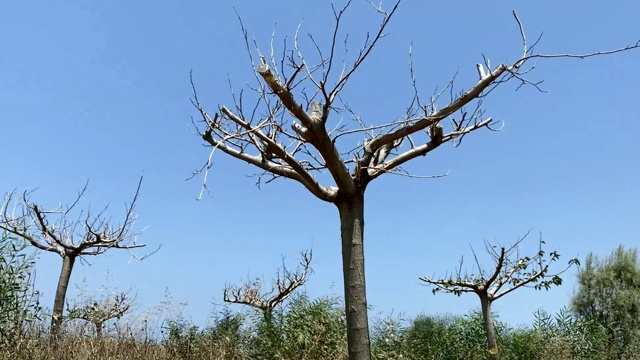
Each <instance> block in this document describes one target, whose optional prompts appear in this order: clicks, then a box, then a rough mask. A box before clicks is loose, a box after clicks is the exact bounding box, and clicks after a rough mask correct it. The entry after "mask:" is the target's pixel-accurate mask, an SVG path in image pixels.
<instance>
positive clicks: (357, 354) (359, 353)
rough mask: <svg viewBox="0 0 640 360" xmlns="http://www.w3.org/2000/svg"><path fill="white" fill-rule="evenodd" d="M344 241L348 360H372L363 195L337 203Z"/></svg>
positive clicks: (343, 263)
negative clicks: (365, 271)
mask: <svg viewBox="0 0 640 360" xmlns="http://www.w3.org/2000/svg"><path fill="white" fill-rule="evenodd" d="M337 206H338V210H339V212H340V235H341V238H342V272H343V276H344V294H345V311H346V316H347V342H348V347H349V360H370V359H371V347H370V342H369V327H368V325H369V321H368V319H367V291H366V287H365V276H364V248H363V240H364V194H363V193H362V192H358V193H357V194H356V195H353V196H349V197H344V198H343V199H341V200H340V201H338V203H337Z"/></svg>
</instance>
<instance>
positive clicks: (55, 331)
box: [51, 254, 76, 341]
mask: <svg viewBox="0 0 640 360" xmlns="http://www.w3.org/2000/svg"><path fill="white" fill-rule="evenodd" d="M75 262H76V255H68V254H67V255H65V256H64V257H63V258H62V270H61V271H60V278H59V279H58V288H57V289H56V298H55V301H54V303H53V315H52V316H51V339H52V341H55V340H57V338H58V336H59V335H60V327H61V326H62V314H63V312H64V301H65V298H66V297H67V288H68V286H69V279H70V278H71V271H72V270H73V265H74V264H75Z"/></svg>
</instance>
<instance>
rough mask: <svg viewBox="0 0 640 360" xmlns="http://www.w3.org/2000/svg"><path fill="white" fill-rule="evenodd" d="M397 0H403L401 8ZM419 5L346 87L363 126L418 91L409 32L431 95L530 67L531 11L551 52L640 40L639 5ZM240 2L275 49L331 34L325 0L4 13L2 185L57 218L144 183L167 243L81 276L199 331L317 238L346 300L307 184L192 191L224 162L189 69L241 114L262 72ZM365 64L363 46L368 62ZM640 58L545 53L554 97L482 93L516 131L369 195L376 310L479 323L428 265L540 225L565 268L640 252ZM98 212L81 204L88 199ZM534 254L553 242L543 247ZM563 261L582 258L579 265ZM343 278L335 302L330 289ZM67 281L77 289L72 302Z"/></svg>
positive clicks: (350, 25)
mask: <svg viewBox="0 0 640 360" xmlns="http://www.w3.org/2000/svg"><path fill="white" fill-rule="evenodd" d="M384 4H385V5H391V3H386V2H385V3H384ZM514 4H515V3H514V2H507V1H499V2H494V3H491V4H490V5H488V4H486V3H481V2H462V1H446V2H445V1H422V2H416V1H406V2H405V3H404V4H403V6H402V7H401V8H400V10H399V11H398V13H397V16H396V18H395V19H394V20H393V21H392V22H391V24H390V27H389V31H388V32H389V35H388V37H387V38H385V39H384V41H382V42H381V43H380V46H379V47H378V48H377V49H376V50H375V53H374V54H373V55H372V57H371V58H370V59H369V61H368V62H367V63H366V65H365V66H363V68H362V70H361V71H360V73H358V74H357V76H356V78H354V81H353V82H352V83H351V84H350V85H349V86H348V88H347V89H346V90H345V92H344V95H345V96H347V97H348V99H349V101H350V103H351V105H352V106H353V107H354V108H355V111H356V112H358V113H359V114H360V115H361V116H362V118H363V119H364V121H366V122H368V123H371V124H375V123H380V122H386V121H389V120H392V119H395V118H396V117H397V116H399V115H401V114H402V112H403V111H404V109H405V107H406V106H407V105H408V103H409V101H410V95H411V88H410V82H409V74H408V68H407V63H408V48H409V45H410V43H411V42H413V52H414V59H415V67H416V71H417V76H418V79H419V85H420V88H421V89H422V92H423V93H424V94H425V96H426V95H427V94H430V93H431V92H432V91H433V90H434V89H435V88H436V87H442V86H443V85H444V84H446V82H447V81H448V80H449V78H450V76H451V75H452V74H453V73H454V72H455V71H456V70H459V72H460V74H459V79H458V86H459V87H458V89H461V88H462V87H465V88H466V87H468V86H469V85H471V84H472V83H473V82H474V81H475V80H476V79H477V73H476V69H475V64H476V63H478V62H481V61H482V54H485V55H486V56H487V57H489V58H490V59H491V60H492V64H498V63H499V62H504V61H509V60H514V59H516V58H517V56H519V54H520V51H521V43H520V39H519V34H518V30H517V27H516V24H515V22H514V20H513V18H512V16H511V10H512V8H513V7H515V9H516V10H517V11H518V14H519V15H520V17H521V19H522V21H523V23H524V26H525V29H526V30H527V32H528V35H529V38H530V39H534V38H536V37H537V35H539V34H540V32H541V31H544V37H543V39H542V41H541V43H540V45H539V47H538V50H539V51H540V52H542V53H558V52H570V53H581V52H591V51H597V50H603V49H607V48H615V47H622V46H624V45H627V44H629V43H633V42H635V41H637V40H638V39H640V25H638V21H637V15H638V14H640V3H638V2H630V1H629V2H619V3H616V4H615V5H612V4H610V3H607V2H593V3H585V2H577V1H573V2H570V1H568V2H552V1H542V2H535V4H534V2H530V3H525V2H518V3H517V4H515V5H514ZM232 6H236V7H237V9H238V11H239V13H240V14H241V16H242V18H243V20H244V22H245V24H246V25H247V27H248V28H249V31H250V32H251V33H252V34H253V35H255V36H256V38H257V40H258V42H259V43H260V44H261V46H263V47H265V49H266V46H267V45H268V41H269V38H270V36H271V31H272V26H273V25H274V24H276V23H277V35H276V36H277V38H278V39H282V37H283V36H285V35H287V36H289V37H291V35H292V34H293V32H294V31H295V28H296V26H297V25H298V23H299V21H300V20H304V23H303V31H302V33H303V34H304V33H307V32H312V33H313V34H314V35H315V36H316V37H317V38H319V39H320V41H325V42H326V40H327V37H328V36H329V35H330V27H331V23H330V21H331V16H332V15H331V12H330V11H331V9H330V6H329V2H320V1H317V2H313V3H312V2H303V1H280V2H268V3H267V2H256V1H237V2H233V3H232V2H223V1H217V2H216V1H156V2H153V3H150V2H146V1H145V2H143V1H126V2H125V1H86V0H73V1H71V0H63V1H57V2H49V1H42V0H40V1H12V2H3V4H2V5H0V45H1V49H2V50H1V53H2V55H1V56H0V121H1V124H2V126H1V128H0V131H1V134H2V141H1V142H0V150H1V151H2V154H3V157H2V159H3V160H2V173H1V174H0V189H1V190H2V191H8V190H11V189H14V188H18V189H32V188H35V187H39V190H38V191H37V192H36V193H35V194H34V197H33V199H34V200H37V201H39V202H41V203H42V204H43V205H50V206H55V205H56V204H57V203H58V202H59V201H63V202H65V201H69V200H71V199H72V198H73V196H75V194H76V191H77V190H78V189H79V188H80V187H82V185H83V184H84V182H85V181H86V180H87V179H90V192H89V193H88V196H87V200H90V202H91V205H92V206H93V207H94V208H96V209H97V208H99V207H101V206H104V205H106V204H108V203H110V204H111V208H110V209H111V214H112V215H113V216H114V219H119V217H120V216H121V211H122V209H123V203H124V202H125V201H128V200H129V199H130V198H131V196H132V195H133V192H134V190H135V186H136V182H137V180H138V178H139V177H140V176H141V175H144V184H143V189H142V194H141V198H140V203H139V207H138V211H139V213H140V217H139V219H138V223H137V224H138V228H142V227H144V226H148V229H147V230H146V231H145V232H144V234H143V236H142V237H141V239H140V240H141V241H142V240H144V242H146V243H147V244H149V245H150V246H151V247H152V248H153V247H155V246H157V245H158V244H162V249H161V250H160V252H159V253H157V254H156V255H154V256H153V257H151V258H148V259H147V260H145V261H143V262H135V261H134V262H131V263H129V256H128V254H127V253H126V252H117V251H113V252H110V253H108V254H107V255H106V256H101V257H99V258H97V259H96V258H93V259H91V260H92V264H93V265H92V266H90V267H89V266H78V267H77V269H76V272H75V273H74V274H73V278H72V283H79V282H81V281H82V279H83V278H85V277H86V278H87V280H88V281H90V282H95V285H94V288H97V287H98V286H99V285H100V284H102V283H104V282H105V276H106V273H107V270H109V271H110V272H111V274H112V276H113V278H114V280H115V282H116V284H117V286H118V287H119V288H120V289H124V290H126V289H127V288H129V287H134V289H136V290H137V291H138V293H139V295H138V301H139V302H140V303H141V305H143V306H145V305H157V304H158V303H159V302H160V301H162V299H163V295H164V289H165V287H168V288H169V289H170V291H171V292H172V293H173V295H174V297H175V300H177V301H188V302H189V307H188V309H187V315H192V316H193V319H194V320H195V321H196V322H198V323H202V321H204V319H205V317H206V316H207V315H208V314H209V312H210V310H211V308H212V306H211V302H212V301H216V302H220V301H221V298H222V288H223V286H224V285H225V282H231V283H236V282H239V281H241V280H244V279H246V277H247V276H248V275H249V276H252V277H254V276H265V277H267V278H270V277H271V276H272V274H274V272H275V269H276V268H277V266H278V265H279V264H280V256H281V254H284V255H286V256H287V259H288V260H289V261H291V262H295V261H297V260H296V258H295V256H296V254H297V253H298V252H299V251H300V250H303V249H306V248H309V247H313V250H314V252H315V257H314V263H313V266H314V268H315V271H316V274H314V275H313V277H312V278H311V280H310V282H309V283H308V285H307V287H306V288H307V291H308V292H309V293H310V294H311V295H312V296H318V295H322V294H328V293H329V292H331V291H334V292H335V293H338V294H340V293H341V291H342V276H341V265H340V264H341V261H340V247H339V237H338V236H339V233H338V229H339V225H338V215H337V211H336V209H335V208H334V207H333V206H332V205H330V204H327V203H323V202H320V201H319V200H317V199H315V198H314V197H313V196H311V195H309V194H307V192H306V190H305V189H304V188H303V187H302V186H300V185H299V184H297V183H294V182H291V181H277V182H275V183H272V184H270V185H266V186H263V188H262V190H258V189H257V188H256V187H255V186H254V182H255V179H253V178H250V177H247V175H250V174H253V173H255V172H256V171H255V169H253V168H251V167H250V166H248V165H245V164H243V163H241V162H238V161H236V160H234V159H231V158H229V157H227V156H224V155H223V154H222V153H219V154H217V156H216V157H215V159H214V162H215V168H214V170H213V171H212V173H211V176H210V178H209V186H210V188H211V189H212V194H213V197H212V198H205V199H204V200H202V201H200V202H198V201H196V200H195V199H196V196H197V195H198V192H199V190H200V185H201V181H202V178H196V179H194V180H191V181H185V179H186V178H187V177H189V176H190V174H191V172H192V171H193V170H195V169H196V168H198V167H200V166H201V164H202V163H203V161H205V159H206V157H207V155H208V152H209V150H208V149H207V148H205V147H203V146H202V142H201V140H200V139H199V138H198V137H196V136H194V135H192V134H191V133H190V131H189V129H188V125H189V123H190V117H191V116H195V115H197V114H196V111H195V109H194V108H193V107H192V106H191V104H190V103H189V98H190V94H191V89H190V85H189V71H190V69H193V70H194V76H195V80H196V82H197V85H198V87H199V91H200V93H201V96H202V99H203V101H204V102H205V104H206V105H207V106H208V108H209V109H210V111H214V108H215V106H216V105H217V104H230V105H231V104H232V103H231V96H230V94H229V91H228V83H227V76H230V77H231V81H232V83H233V85H234V87H235V88H236V89H240V88H242V87H243V86H244V84H245V83H247V82H249V81H253V75H252V69H251V68H250V66H249V62H248V59H247V57H246V52H245V45H244V43H243V39H242V36H241V32H240V29H239V25H238V21H237V19H236V16H235V13H234V10H233V8H232ZM377 24H378V18H376V17H375V16H374V14H373V11H372V9H371V7H370V6H369V5H368V4H366V2H364V1H360V0H354V4H353V7H352V9H351V11H350V13H348V15H347V19H346V21H345V23H344V28H343V30H344V31H345V32H349V33H351V34H352V41H353V42H354V43H355V42H356V40H361V39H362V37H363V35H364V31H365V29H372V30H375V28H376V26H377ZM352 53H353V52H352ZM638 64H640V51H633V52H628V53H624V54H617V55H613V56H608V57H601V58H592V59H590V60H565V59H560V60H548V61H540V62H539V64H538V67H537V69H536V70H535V71H534V72H532V73H531V74H530V79H532V80H544V81H545V82H544V83H543V87H544V88H546V89H548V90H549V93H546V94H542V93H539V92H537V91H535V90H533V89H531V88H524V89H521V90H519V91H517V92H515V91H514V90H515V85H516V84H515V83H513V84H508V85H505V86H504V87H502V88H501V89H500V90H499V91H496V92H495V93H493V94H492V96H490V97H489V98H488V99H487V100H486V101H485V109H486V110H487V115H490V116H493V117H494V118H496V119H500V120H505V124H506V125H505V128H504V130H503V131H501V132H499V133H493V132H477V133H474V134H472V135H471V136H468V137H467V138H466V139H465V142H464V143H463V146H461V147H460V148H457V149H454V148H453V147H452V146H450V145H445V146H443V147H441V148H440V149H438V150H437V151H435V152H434V153H432V154H430V155H429V156H427V157H425V158H419V159H417V160H416V161H415V162H413V163H412V165H411V166H410V169H412V170H414V171H415V172H417V173H420V174H439V173H443V172H446V171H449V170H450V175H449V176H448V177H446V178H443V179H436V180H411V179H406V178H399V177H393V176H387V177H383V178H381V179H379V180H377V181H376V182H374V183H373V184H372V185H371V186H370V187H369V189H368V190H367V204H366V261H367V264H366V266H367V280H368V295H369V301H370V304H372V305H373V306H374V313H377V312H379V311H383V312H387V313H388V312H390V311H391V310H392V309H394V310H395V312H399V311H403V312H405V313H407V314H409V315H413V314H416V313H420V312H426V313H447V312H451V313H456V314H462V313H466V312H468V311H469V310H470V309H472V308H474V307H476V306H477V305H478V303H477V299H476V298H474V297H473V296H466V297H462V298H456V297H454V296H452V295H437V296H433V295H432V294H431V292H430V289H429V288H426V287H423V286H422V285H420V283H419V282H418V280H417V276H419V275H433V274H444V273H445V272H446V271H450V270H452V269H453V268H454V267H455V266H456V264H457V261H458V259H459V257H460V256H461V255H465V256H467V257H468V256H470V250H469V244H473V245H475V246H476V247H477V248H478V249H479V248H480V247H481V244H482V240H483V239H488V240H499V241H502V242H510V241H513V240H515V239H516V238H517V237H518V236H519V235H521V234H523V233H524V232H525V231H527V230H528V229H529V228H533V229H534V231H542V232H543V234H544V237H545V239H546V241H547V246H548V249H549V250H554V249H555V250H558V251H559V252H560V253H561V254H562V255H563V257H564V260H568V258H570V257H574V256H579V257H581V258H583V257H584V256H585V255H586V254H587V253H588V252H590V251H593V252H596V253H598V254H603V255H604V254H607V253H609V252H610V251H611V250H613V249H614V248H615V247H616V246H617V245H618V244H624V245H626V246H637V245H638V244H639V238H638V233H639V232H640V222H638V219H640V211H639V207H638V204H637V203H638V200H639V199H640V185H639V184H640V182H639V180H640V166H639V164H638V160H637V158H638V154H640V145H638V144H639V142H638V138H639V137H640V123H639V122H638V115H637V114H638V113H640V93H639V92H638V84H639V83H640V70H638V66H637V65H638ZM86 204H88V203H85V205H86ZM531 240H532V242H529V243H528V244H529V245H531V246H535V242H533V240H535V237H532V238H531ZM563 263H564V261H563ZM59 265H60V259H59V258H57V257H56V256H55V255H53V254H42V255H41V256H40V258H39V262H38V275H37V286H38V288H40V289H41V290H42V291H43V292H44V301H46V303H47V304H50V303H51V302H52V299H53V292H54V284H55V282H56V280H57V277H58V272H59ZM574 274H575V272H574V271H571V272H570V273H568V274H567V276H566V283H565V285H564V286H562V287H561V288H558V289H555V290H552V291H549V292H533V291H528V290H524V291H521V292H518V293H516V294H514V295H510V296H508V297H506V298H504V299H502V300H500V301H499V302H498V303H496V310H497V311H498V312H499V314H500V315H501V317H502V319H503V320H506V321H509V322H512V323H521V322H529V321H530V320H531V319H532V315H531V313H532V312H533V311H534V310H535V309H537V308H539V307H543V308H545V309H547V310H549V311H556V310H557V309H559V308H560V307H562V306H563V305H565V304H567V301H568V298H569V295H570V293H571V292H572V291H573V289H574V286H575V280H574ZM332 285H333V286H334V287H333V290H332ZM74 292H75V291H74V288H73V287H71V288H70V295H73V294H74Z"/></svg>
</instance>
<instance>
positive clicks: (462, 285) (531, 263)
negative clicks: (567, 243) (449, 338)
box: [420, 231, 580, 359]
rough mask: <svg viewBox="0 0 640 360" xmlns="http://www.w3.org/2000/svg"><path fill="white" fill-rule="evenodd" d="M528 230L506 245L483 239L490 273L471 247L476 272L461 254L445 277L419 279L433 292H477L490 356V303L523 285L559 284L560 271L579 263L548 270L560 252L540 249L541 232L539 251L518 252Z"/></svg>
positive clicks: (494, 349) (494, 354) (493, 351)
mask: <svg viewBox="0 0 640 360" xmlns="http://www.w3.org/2000/svg"><path fill="white" fill-rule="evenodd" d="M529 233H530V231H529V232H527V233H526V234H525V235H524V236H523V237H521V238H519V239H518V240H517V241H516V242H515V243H514V244H513V245H512V246H510V247H509V248H506V247H504V246H501V245H498V246H492V245H491V244H489V243H488V242H486V241H485V243H484V244H485V249H486V251H487V253H489V255H490V256H491V258H492V260H493V261H494V268H493V270H492V271H491V272H490V273H489V272H487V271H486V270H485V269H484V268H483V267H482V266H481V265H480V261H479V260H478V257H477V256H476V253H475V251H473V248H472V252H473V258H474V261H475V265H476V268H477V274H476V273H471V274H469V273H468V272H467V271H466V270H463V269H462V267H463V263H464V258H462V259H460V265H459V267H458V269H457V270H456V271H455V273H453V274H451V275H449V276H445V278H444V279H439V280H433V279H432V278H428V277H421V278H420V280H422V281H424V282H426V283H427V284H430V285H433V286H434V288H433V293H434V294H436V293H437V292H438V291H444V292H446V293H450V294H454V295H457V296H460V295H462V293H475V294H476V295H478V297H479V298H480V305H481V309H482V318H483V322H484V330H485V335H486V337H487V347H488V350H489V355H490V358H491V359H498V344H497V341H496V334H495V329H494V326H493V319H492V316H491V304H492V303H493V302H494V301H496V300H498V299H500V298H501V297H503V296H505V295H507V294H509V293H511V292H513V291H515V290H517V289H519V288H522V287H528V288H533V289H536V290H541V289H545V290H548V289H549V288H550V287H551V286H553V285H556V286H559V285H562V278H561V277H560V275H561V274H562V273H564V272H565V271H567V269H569V268H570V267H571V266H572V265H580V262H579V261H578V259H571V260H569V263H568V265H567V267H565V268H564V269H563V270H562V271H560V272H559V273H556V274H549V265H551V263H553V262H554V261H557V260H558V259H560V254H558V253H557V252H555V251H552V252H550V253H548V254H547V253H546V252H545V251H544V250H542V245H544V243H545V242H544V241H543V240H542V235H540V239H539V248H538V252H537V253H536V254H535V255H534V256H533V257H529V256H521V255H520V250H519V249H520V244H521V243H522V241H524V239H526V238H527V236H528V235H529ZM497 248H499V251H498V250H496V249H497Z"/></svg>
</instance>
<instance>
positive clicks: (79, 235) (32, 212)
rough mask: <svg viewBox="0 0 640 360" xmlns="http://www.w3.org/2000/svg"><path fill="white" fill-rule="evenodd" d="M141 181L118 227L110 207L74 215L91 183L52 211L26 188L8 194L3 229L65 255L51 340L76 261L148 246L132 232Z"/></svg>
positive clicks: (0, 225)
mask: <svg viewBox="0 0 640 360" xmlns="http://www.w3.org/2000/svg"><path fill="white" fill-rule="evenodd" d="M141 184H142V178H140V181H139V182H138V187H137V188H136V192H135V195H134V196H133V200H132V201H131V203H130V204H128V205H126V208H125V217H124V220H123V221H122V223H121V224H119V225H117V226H114V225H113V224H112V223H111V221H110V219H109V218H107V217H106V216H105V211H106V210H107V209H108V207H105V208H104V209H103V210H102V211H100V212H99V213H98V214H97V215H95V216H94V215H93V214H92V213H91V212H90V211H88V210H87V211H86V212H85V211H84V210H81V211H80V213H79V215H78V216H77V217H76V218H75V219H72V218H71V212H72V210H74V209H75V208H76V206H77V205H78V203H79V202H80V200H81V198H82V197H83V195H84V194H85V192H86V190H87V185H88V184H85V186H84V187H83V189H82V190H81V191H80V192H79V193H78V196H77V197H76V199H75V201H74V202H73V203H72V204H71V205H67V206H63V205H59V206H58V207H56V208H55V209H53V210H45V209H44V208H43V207H41V206H40V205H38V204H37V203H35V202H32V201H31V200H30V198H29V196H30V195H31V193H32V192H26V191H25V192H24V193H23V194H22V196H21V197H17V196H16V193H15V191H14V192H10V193H8V194H7V195H6V197H5V201H4V203H3V205H2V208H1V210H0V229H3V230H5V231H7V232H9V233H12V234H14V235H17V236H19V237H21V238H23V239H25V240H26V241H28V242H29V243H30V244H31V245H32V246H34V247H36V248H38V249H40V250H42V251H47V252H52V253H55V254H58V255H59V256H60V257H61V258H62V268H61V270H60V277H59V279H58V286H57V289H56V295H55V300H54V304H53V314H52V318H51V339H52V341H54V340H56V339H57V338H58V335H59V333H60V326H61V324H62V320H63V317H62V315H63V311H64V304H65V298H66V295H67V287H68V285H69V279H70V278H71V272H72V271H73V267H74V264H75V262H76V260H77V259H83V258H84V257H85V256H95V255H100V254H103V253H104V252H106V251H107V250H109V249H123V250H128V251H129V252H130V253H131V251H130V250H131V249H135V248H140V247H144V246H145V245H144V244H138V243H137V242H136V239H137V236H138V235H139V232H133V231H132V227H133V225H134V222H135V220H136V217H137V214H136V212H135V206H136V202H137V200H138V195H139V193H140V186H141ZM12 204H13V206H11V205H12ZM156 251H157V249H156ZM154 252H155V251H154ZM131 255H132V256H133V254H131ZM149 255H150V254H149ZM146 256H148V255H146ZM146 256H145V257H146ZM138 259H142V258H138Z"/></svg>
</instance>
